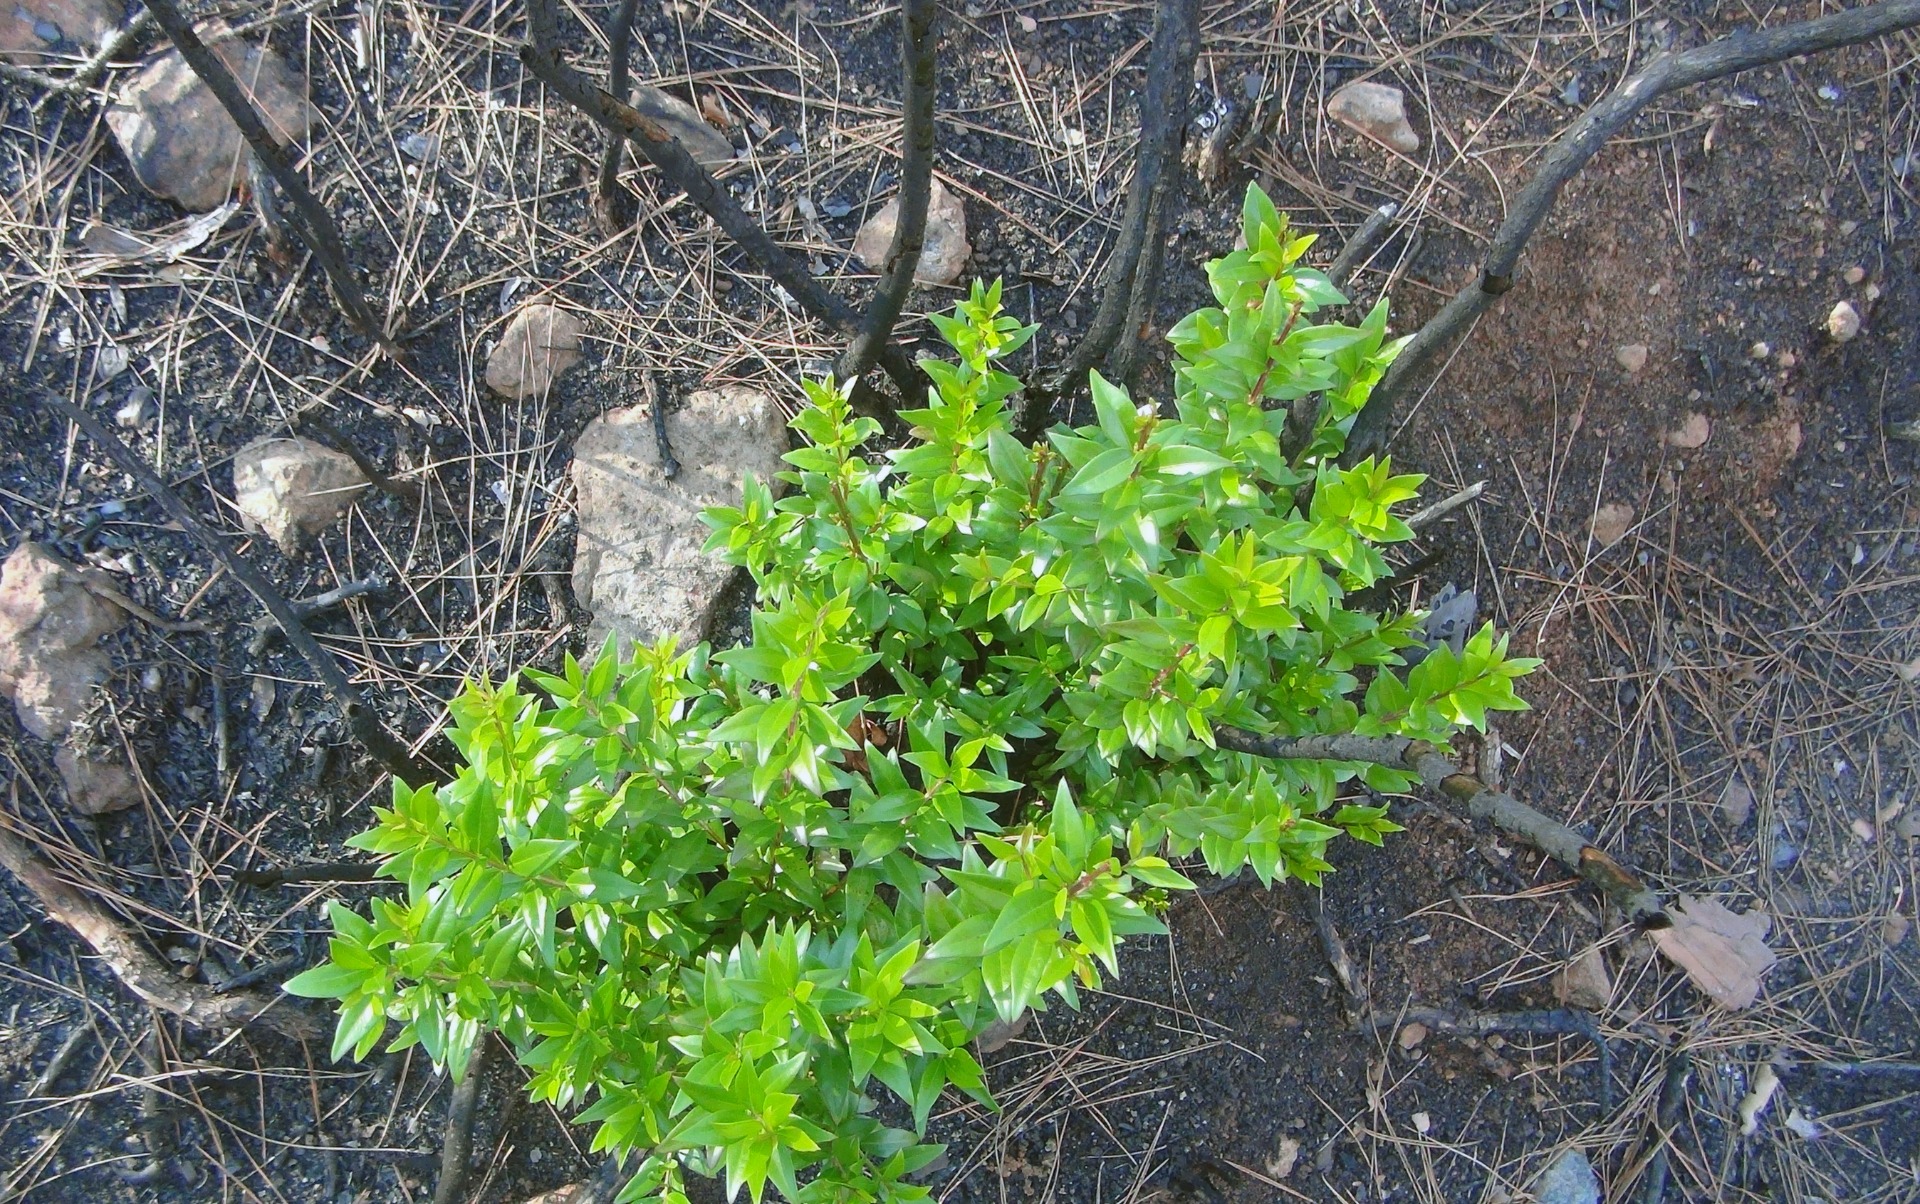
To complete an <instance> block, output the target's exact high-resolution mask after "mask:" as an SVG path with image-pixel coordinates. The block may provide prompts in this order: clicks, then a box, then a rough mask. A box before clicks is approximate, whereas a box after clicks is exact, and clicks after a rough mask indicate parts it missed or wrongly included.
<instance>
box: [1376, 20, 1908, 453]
mask: <svg viewBox="0 0 1920 1204" xmlns="http://www.w3.org/2000/svg"><path fill="white" fill-rule="evenodd" d="M1916 25H1920V0H1883V2H1882V3H1879V4H1869V5H1865V6H1863V7H1861V8H1855V9H1849V10H1847V11H1845V12H1838V13H1833V14H1831V15H1829V16H1825V17H1819V18H1816V19H1814V20H1811V21H1801V22H1798V23H1796V24H1793V25H1782V26H1780V27H1779V28H1777V29H1763V30H1742V31H1741V32H1739V33H1733V34H1729V35H1727V36H1726V37H1724V38H1720V39H1717V40H1716V41H1713V42H1709V43H1708V44H1707V45H1705V46H1699V47H1695V48H1694V49H1692V50H1685V51H1680V52H1678V53H1673V54H1663V55H1661V56H1660V57H1659V58H1657V59H1655V60H1654V61H1653V62H1651V63H1649V64H1647V65H1646V66H1645V67H1643V68H1642V69H1641V70H1640V71H1638V72H1636V73H1635V74H1634V75H1633V76H1631V77H1630V78H1628V79H1627V80H1626V81H1625V82H1623V83H1621V85H1620V86H1619V87H1617V88H1615V89H1614V90H1613V92H1612V93H1611V94H1610V95H1608V97H1607V98H1606V99H1605V100H1602V101H1601V102H1600V103H1598V104H1596V105H1594V106H1593V107H1592V108H1591V109H1588V110H1587V111H1586V112H1585V113H1583V114H1581V115H1580V117H1579V118H1578V119H1577V120H1575V121H1574V123H1573V124H1572V125H1570V126H1568V127H1567V129H1566V131H1565V132H1563V133H1562V134H1561V135H1560V137H1559V138H1557V139H1555V140H1554V143H1553V145H1552V146H1551V147H1550V148H1549V149H1548V150H1547V153H1546V156H1545V157H1544V159H1543V160H1542V161H1541V164H1540V169H1539V170H1538V171H1537V172H1535V173H1534V176H1533V178H1532V179H1531V180H1529V181H1528V182H1527V186H1526V187H1525V188H1523V189H1522V190H1521V191H1520V194H1519V195H1518V196H1516V197H1515V198H1514V201H1513V207H1512V208H1511V209H1510V210H1508V211H1507V219H1506V220H1505V221H1504V222H1502V223H1501V224H1500V229H1499V230H1498V231H1497V232H1496V233H1495V234H1494V237H1493V245H1492V246H1491V247H1490V248H1488V251H1487V257H1486V260H1485V261H1484V262H1483V263H1482V265H1481V268H1480V276H1479V278H1478V279H1477V280H1475V281H1474V282H1473V283H1472V284H1469V285H1468V286H1467V287H1465V288H1463V289H1461V290H1460V291H1459V292H1458V293H1456V294H1455V295H1454V297H1453V299H1452V300H1450V301H1448V302H1447V303H1446V305H1445V306H1443V307H1442V308H1441V310H1440V312H1439V313H1437V314H1435V315H1434V316H1433V318H1432V320H1430V321H1429V322H1428V323H1427V324H1426V325H1425V326H1422V327H1421V328H1420V331H1419V333H1418V334H1416V335H1414V337H1413V341H1412V342H1410V343H1408V344H1407V345H1406V347H1405V348H1404V349H1402V350H1401V352H1400V355H1399V358H1397V359H1395V360H1394V361H1393V364H1392V366H1391V367H1389V368H1388V369H1387V373H1386V376H1385V377H1383V378H1382V379H1381V381H1380V383H1379V384H1378V385H1377V386H1375V387H1374V390H1373V395H1372V396H1371V397H1370V398H1369V399H1368V401H1367V405H1366V408H1365V409H1363V410H1361V411H1360V415H1359V417H1358V418H1357V419H1355V421H1354V424H1353V431H1352V433H1351V434H1350V435H1349V436H1348V439H1347V450H1346V455H1345V458H1346V460H1347V461H1348V462H1349V463H1351V462H1353V461H1357V460H1359V459H1360V458H1362V457H1364V456H1367V455H1371V454H1373V453H1375V452H1379V451H1382V450H1384V449H1385V447H1386V444H1387V440H1388V436H1389V435H1390V433H1391V432H1390V431H1389V429H1388V428H1389V426H1390V424H1391V423H1392V421H1393V415H1394V410H1395V407H1396V406H1397V405H1398V404H1399V402H1400V399H1401V398H1402V397H1404V396H1405V395H1406V394H1407V392H1408V391H1409V390H1410V389H1411V388H1412V385H1413V382H1414V380H1415V378H1416V377H1418V376H1419V375H1420V374H1421V372H1422V371H1423V370H1424V369H1425V368H1426V367H1427V366H1428V364H1430V363H1431V362H1432V361H1433V360H1434V358H1435V357H1436V356H1438V355H1439V354H1440V353H1441V352H1442V351H1444V350H1445V349H1446V348H1447V347H1448V346H1450V345H1451V344H1452V343H1453V341H1454V340H1455V339H1456V338H1457V337H1459V336H1460V334H1461V333H1462V332H1463V331H1465V330H1466V329H1467V327H1469V326H1470V325H1472V324H1473V322H1474V321H1475V320H1476V319H1478V318H1479V317H1480V315H1481V314H1483V313H1485V312H1486V311H1487V310H1488V309H1490V308H1492V307H1493V303H1494V302H1495V301H1496V300H1497V299H1499V298H1500V297H1501V296H1502V295H1503V294H1505V293H1506V292H1507V291H1508V290H1509V289H1511V288H1512V287H1513V286H1514V269H1515V268H1516V267H1517V266H1518V264H1519V262H1520V253H1521V252H1522V251H1523V250H1525V249H1526V245H1527V241H1528V240H1529V239H1531V238H1532V237H1533V235H1534V232H1535V231H1537V230H1538V229H1539V228H1540V224H1541V223H1542V222H1543V221H1545V220H1546V217H1547V213H1548V211H1549V210H1551V209H1552V208H1553V203H1554V201H1555V199H1556V198H1558V197H1559V195H1560V189H1561V187H1562V186H1564V185H1565V184H1566V182H1567V181H1568V180H1570V179H1572V178H1573V176H1574V175H1575V173H1577V172H1578V171H1579V170H1580V169H1581V168H1582V167H1584V166H1586V164H1587V161H1588V160H1589V159H1591V158H1593V156H1594V155H1596V154H1598V153H1599V151H1600V148H1601V147H1603V146H1605V145H1606V144H1607V140H1608V139H1610V138H1612V137H1613V135H1615V134H1617V133H1619V132H1620V130H1621V129H1623V128H1625V126H1626V125H1627V123H1628V122H1630V121H1632V120H1633V118H1634V117H1635V116H1636V115H1637V114H1638V113H1639V112H1640V110H1641V109H1643V108H1645V107H1646V106H1647V105H1648V104H1650V103H1652V102H1653V101H1654V100H1657V99H1658V98H1660V97H1662V96H1665V95H1666V94H1667V93H1669V92H1676V91H1678V90H1680V89H1681V88H1690V87H1692V86H1693V85H1695V84H1700V83H1705V82H1707V81H1709V80H1715V79H1720V78H1722V77H1723V76H1728V75H1735V74H1738V73H1739V72H1742V71H1750V70H1752V69H1753V68H1755V67H1763V66H1766V65H1767V64H1769V63H1778V62H1781V61H1783V60H1785V59H1790V58H1796V57H1798V56H1800V55H1803V54H1814V53H1817V52H1819V51H1822V50H1833V49H1836V48H1837V47H1841V46H1852V45H1854V44H1856V43H1859V42H1865V41H1868V40H1870V39H1873V38H1877V37H1880V36H1882V35H1883V34H1889V33H1895V32H1898V31H1899V30H1902V29H1909V28H1912V27H1913V26H1916Z"/></svg>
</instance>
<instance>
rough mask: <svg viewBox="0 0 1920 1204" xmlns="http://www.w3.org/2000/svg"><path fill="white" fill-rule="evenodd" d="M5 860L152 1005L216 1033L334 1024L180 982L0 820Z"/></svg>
mask: <svg viewBox="0 0 1920 1204" xmlns="http://www.w3.org/2000/svg"><path fill="white" fill-rule="evenodd" d="M0 865H4V866H6V867H7V869H9V870H11V871H12V872H13V876H14V877H16V878H18V879H19V880H20V884H21V885H22V886H24V887H26V888H27V889H28V890H30V891H32V892H33V894H34V896H35V897H36V898H38V899H39V900H40V905H41V906H42V907H44V908H46V911H47V915H48V916H49V917H50V918H52V919H53V920H55V921H57V922H58V923H60V924H64V925H65V926H66V927H68V928H70V929H72V930H73V931H74V933H75V934H77V935H78V936H79V937H80V939H81V940H83V941H85V942H86V943H87V944H88V945H90V946H92V947H93V951H94V952H95V953H97V954H99V955H100V960H101V961H103V962H105V963H106V964H107V968H108V969H110V970H112V971H113V973H114V975H115V977H117V978H119V980H120V982H121V983H122V984H123V985H124V986H125V987H126V988H127V989H128V990H129V991H132V992H133V993H134V994H135V995H138V996H139V997H140V998H141V999H142V1000H144V1001H145V1002H147V1003H148V1004H151V1005H152V1006H153V1007H155V1008H158V1009H159V1010H161V1011H163V1012H167V1013H169V1014H171V1015H175V1016H178V1017H180V1019H182V1020H184V1021H186V1022H187V1023H188V1024H191V1025H193V1026H194V1027H195V1028H202V1029H208V1030H210V1031H213V1032H231V1031H233V1030H235V1029H241V1028H250V1027H251V1028H261V1029H267V1030H271V1031H273V1032H277V1033H281V1034H283V1035H285V1036H288V1037H292V1038H294V1039H296V1040H314V1039H318V1038H320V1037H324V1036H325V1035H326V1033H327V1030H328V1028H329V1027H330V1026H329V1025H328V1024H327V1022H326V1021H325V1020H323V1019H321V1018H319V1017H316V1016H314V1015H313V1014H312V1013H310V1012H308V1011H306V1010H305V1009H303V1008H301V1007H300V1006H299V1005H298V1004H296V1003H294V1002H293V1001H291V1000H289V999H287V998H286V997H285V996H280V995H262V994H258V993H256V992H253V991H233V992H230V993H226V994H223V993H221V992H220V991H217V990H215V989H214V988H212V987H209V986H204V985H202V984H200V983H192V982H185V981H183V980H182V979H181V977H180V975H179V973H178V972H177V971H176V970H175V969H174V968H173V967H172V966H170V965H168V964H167V963H166V962H165V961H163V960H161V958H160V955H159V954H157V953H154V952H153V951H152V950H151V949H149V948H147V946H146V944H145V943H144V942H142V941H141V940H140V939H139V938H138V937H136V936H135V935H134V933H133V931H132V929H130V928H129V927H128V926H127V925H126V924H125V923H124V922H122V921H121V920H120V918H119V917H118V916H115V915H114V914H113V913H112V912H110V911H108V910H107V909H106V907H104V906H102V905H101V904H100V903H99V902H98V901H96V900H95V899H94V898H93V897H92V896H91V895H90V894H88V893H87V892H86V891H84V890H82V889H80V888H79V887H78V886H75V885H74V884H73V883H71V882H69V881H67V880H66V879H65V878H63V877H61V876H60V874H59V873H58V872H57V871H56V870H55V869H54V868H53V866H52V865H51V864H50V863H49V862H48V861H47V859H46V858H44V857H42V856H41V855H40V853H39V852H38V851H37V850H36V849H35V848H34V847H33V846H32V845H31V844H30V843H28V842H27V841H26V840H25V839H24V838H22V837H21V836H19V835H18V834H16V833H15V832H13V831H11V830H9V829H8V828H6V827H4V826H0Z"/></svg>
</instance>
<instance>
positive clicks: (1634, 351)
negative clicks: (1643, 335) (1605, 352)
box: [1613, 343, 1649, 376]
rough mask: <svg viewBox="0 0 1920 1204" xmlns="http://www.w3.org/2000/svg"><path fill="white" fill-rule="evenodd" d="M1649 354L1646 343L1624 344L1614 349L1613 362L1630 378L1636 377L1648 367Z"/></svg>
mask: <svg viewBox="0 0 1920 1204" xmlns="http://www.w3.org/2000/svg"><path fill="white" fill-rule="evenodd" d="M1648 354H1649V349H1648V347H1647V345H1646V344H1645V343H1622V344H1621V345H1620V346H1618V347H1615V348H1614V349H1613V362H1614V363H1616V364H1619V365H1620V368H1621V370H1622V371H1624V372H1625V373H1626V374H1627V375H1628V376H1634V375H1637V374H1638V373H1639V372H1640V370H1641V369H1642V368H1645V367H1646V366H1647V356H1648Z"/></svg>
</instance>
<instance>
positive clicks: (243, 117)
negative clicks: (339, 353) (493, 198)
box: [147, 0, 400, 359]
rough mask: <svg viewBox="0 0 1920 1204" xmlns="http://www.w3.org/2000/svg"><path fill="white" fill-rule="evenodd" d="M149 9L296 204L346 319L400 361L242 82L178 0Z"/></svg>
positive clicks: (320, 210)
mask: <svg viewBox="0 0 1920 1204" xmlns="http://www.w3.org/2000/svg"><path fill="white" fill-rule="evenodd" d="M147 10H148V11H149V12H151V13H152V14H153V17H154V20H155V21H157V22H159V24H160V28H161V29H163V30H165V31H166V34H167V37H168V38H169V39H171V40H172V42H173V44H174V47H175V48H176V49H177V50H179V51H180V57H181V58H183V59H185V60H186V63H187V66H189V67H191V68H193V73H194V74H195V75H197V76H199V77H200V82H202V83H204V84H206V85H207V90H208V91H210V92H212V93H213V95H214V99H216V100H218V101H219V102H220V107H221V108H223V109H225V110H226V111H227V115H228V116H229V117H231V118H233V123H234V125H236V126H238V127H240V136H241V137H242V138H245V139H246V140H247V145H248V146H250V147H252V148H253V153H254V154H255V155H257V156H259V158H260V162H261V164H262V165H264V166H265V167H266V169H267V171H268V172H269V173H270V174H271V175H272V176H273V178H274V181H275V182H276V183H278V184H279V185H280V190H281V191H282V192H285V193H286V194H287V199H288V200H289V201H291V202H293V209H294V215H295V221H296V223H297V224H298V225H299V227H300V235H301V239H302V241H304V242H305V243H306V244H307V249H308V250H310V251H312V252H313V257H314V258H315V259H317V260H319V261H320V268H321V270H322V271H324V272H326V274H327V280H328V281H329V282H331V283H332V285H333V292H334V296H335V297H337V298H338V299H339V302H340V305H341V307H342V308H343V309H345V310H346V313H347V317H348V319H349V320H351V321H352V322H353V324H354V325H355V326H357V327H359V328H360V333H362V334H364V335H366V336H367V337H368V338H370V339H372V340H373V341H374V342H376V343H378V344H379V345H380V348H381V350H383V351H385V352H386V353H387V354H388V355H390V356H392V357H394V358H396V359H397V358H399V356H400V349H399V348H398V347H397V346H395V345H394V343H393V342H392V340H390V339H388V338H387V336H386V332H385V331H384V330H383V329H382V328H381V325H380V321H379V319H377V318H376V317H374V313H373V307H372V306H371V305H369V304H367V296H366V294H365V293H364V292H362V291H361V289H360V281H359V279H358V278H357V277H356V276H355V275H354V274H353V267H352V265H351V264H349V263H348V262H347V252H346V244H345V243H344V242H343V241H342V240H341V238H340V228H339V227H338V226H336V225H335V224H334V221H333V214H331V213H329V212H328V211H327V207H326V206H325V205H322V204H321V203H320V199H319V198H318V197H316V196H314V195H313V192H312V190H311V189H309V188H308V187H307V184H306V181H305V180H303V179H301V178H300V173H299V172H298V171H295V170H294V167H293V160H292V159H290V158H289V157H288V156H287V152H286V148H284V147H282V146H281V145H280V144H279V143H278V142H276V141H274V138H273V135H272V134H271V133H269V132H268V130H267V126H266V123H265V122H264V121H262V120H261V119H260V114H259V113H258V112H256V111H255V110H254V107H253V102H252V101H251V100H249V99H247V94H246V93H245V92H244V91H243V90H241V87H240V82H239V81H238V80H236V79H234V78H233V72H231V71H229V70H227V64H226V62H225V60H223V59H221V57H220V56H219V55H217V54H215V53H214V52H213V51H212V50H210V49H208V48H207V44H206V43H205V42H203V41H201V40H200V35H199V34H198V33H196V32H195V31H194V28H193V26H192V24H191V23H189V22H188V21H187V18H186V16H185V15H184V14H182V13H181V11H180V9H179V8H177V7H176V6H175V5H174V0H148V2H147Z"/></svg>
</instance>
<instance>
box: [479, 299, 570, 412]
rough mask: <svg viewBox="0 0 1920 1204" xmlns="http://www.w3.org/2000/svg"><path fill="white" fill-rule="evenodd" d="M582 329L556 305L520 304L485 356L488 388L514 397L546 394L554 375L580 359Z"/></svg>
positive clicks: (517, 398)
mask: <svg viewBox="0 0 1920 1204" xmlns="http://www.w3.org/2000/svg"><path fill="white" fill-rule="evenodd" d="M585 330H586V327H585V326H583V325H582V324H581V322H580V319H578V318H576V317H574V316H573V315H572V314H570V313H568V312H567V311H566V310H564V309H561V308H560V307H559V306H557V305H548V304H547V303H546V302H544V301H534V302H530V303H528V304H526V305H523V306H521V307H520V310H519V312H517V313H515V314H514V315H513V318H512V320H510V321H509V322H508V323H507V329H506V333H504V334H502V335H501V336H500V342H499V344H498V345H497V346H495V347H494V349H493V353H492V354H491V355H489V356H487V388H489V389H492V390H493V391H494V392H495V393H498V394H499V395H500V396H502V397H507V398H511V399H513V400H515V401H518V400H520V399H521V398H525V397H537V396H540V395H543V394H545V393H546V391H547V390H548V389H551V388H553V382H554V379H555V378H556V377H558V376H559V375H560V374H561V373H562V372H565V371H566V370H567V369H569V368H571V367H573V366H574V365H575V364H577V363H579V362H580V336H581V334H582V333H583V332H584V331H585Z"/></svg>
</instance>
